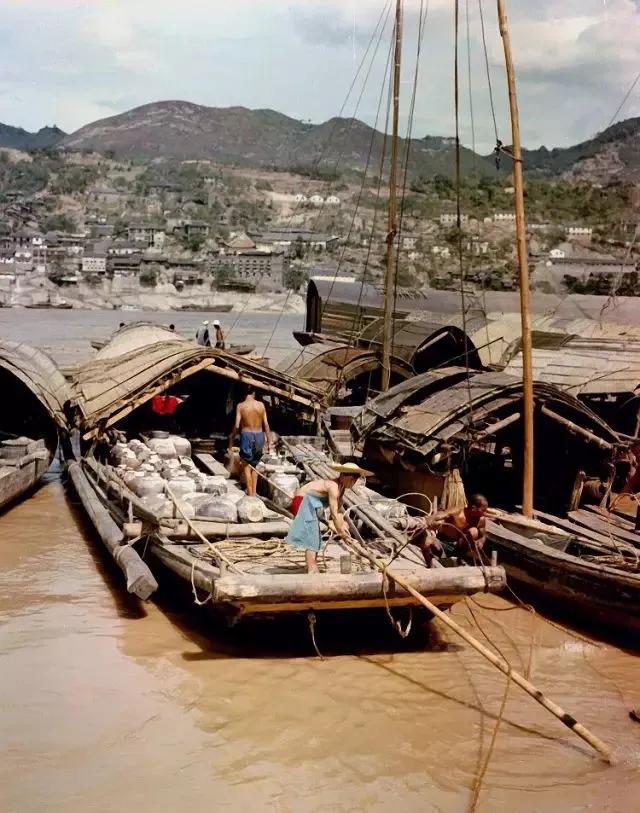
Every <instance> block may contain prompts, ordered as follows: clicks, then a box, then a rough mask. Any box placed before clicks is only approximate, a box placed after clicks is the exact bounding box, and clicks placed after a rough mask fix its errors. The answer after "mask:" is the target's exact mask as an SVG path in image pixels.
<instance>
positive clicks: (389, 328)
mask: <svg viewBox="0 0 640 813" xmlns="http://www.w3.org/2000/svg"><path fill="white" fill-rule="evenodd" d="M394 33H395V44H394V49H393V124H392V136H391V162H390V166H389V226H388V231H387V249H386V252H385V267H386V272H385V277H384V322H383V330H382V383H381V385H380V389H381V390H382V392H386V391H387V390H388V389H389V383H390V381H391V345H392V344H393V312H394V310H395V276H396V269H395V253H394V250H393V248H394V245H395V242H396V237H397V234H398V212H397V194H398V129H399V115H400V62H401V56H402V0H396V24H395V28H394Z"/></svg>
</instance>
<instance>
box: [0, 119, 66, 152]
mask: <svg viewBox="0 0 640 813" xmlns="http://www.w3.org/2000/svg"><path fill="white" fill-rule="evenodd" d="M65 135H66V133H65V132H64V131H63V130H61V129H60V128H59V127H56V126H55V125H54V126H53V127H43V128H42V129H41V130H38V132H37V133H30V132H28V130H23V129H22V127H12V126H11V125H10V124H0V147H10V148H11V149H14V150H44V149H47V148H48V147H55V146H56V145H57V144H59V143H60V142H61V141H62V139H63V138H64V137H65Z"/></svg>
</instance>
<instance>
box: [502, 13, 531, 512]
mask: <svg viewBox="0 0 640 813" xmlns="http://www.w3.org/2000/svg"><path fill="white" fill-rule="evenodd" d="M497 3H498V20H499V23H500V36H501V37H502V44H503V47H504V59H505V64H506V68H507V82H508V85H509V111H510V113H511V142H512V147H511V149H512V155H513V188H514V195H513V197H514V203H515V212H516V239H517V248H518V267H519V269H520V315H521V323H522V396H523V410H522V412H523V418H524V420H523V423H524V471H523V480H522V513H523V514H524V515H525V517H533V369H532V351H531V316H530V313H529V258H528V250H527V235H526V224H525V216H524V180H523V175H522V152H521V149H520V115H519V113H518V98H517V95H516V77H515V71H514V67H513V56H512V53H511V39H510V37H509V23H508V20H507V11H506V8H505V2H504V0H497Z"/></svg>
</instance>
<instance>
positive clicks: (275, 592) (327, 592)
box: [149, 538, 505, 617]
mask: <svg viewBox="0 0 640 813" xmlns="http://www.w3.org/2000/svg"><path fill="white" fill-rule="evenodd" d="M149 553H150V555H151V556H152V557H153V558H154V559H156V560H157V561H158V562H160V563H161V564H162V565H164V566H165V567H166V568H168V569H169V570H171V571H172V572H173V573H174V574H175V575H177V576H178V577H179V578H181V579H183V580H185V581H187V582H190V583H191V585H192V586H194V587H196V588H197V589H199V590H200V591H201V592H202V593H203V595H204V596H207V595H208V596H210V597H211V601H212V603H213V605H214V606H216V605H217V606H219V607H221V608H225V609H227V610H231V611H232V612H233V613H234V614H235V615H236V617H241V616H249V615H261V614H277V613H299V612H307V611H310V610H317V611H320V610H358V609H368V608H372V607H385V606H390V607H409V606H414V605H417V604H418V603H419V602H418V600H417V599H415V598H414V597H413V596H411V595H410V594H409V593H407V592H406V591H405V590H403V589H402V588H400V587H398V586H397V585H396V584H395V583H394V582H393V580H391V579H388V580H387V584H386V586H383V577H382V574H380V573H377V572H372V573H366V574H362V573H359V574H353V575H352V574H342V573H319V574H317V575H315V574H308V573H301V574H287V573H280V574H272V575H253V574H247V575H237V574H230V573H226V574H224V573H221V572H220V571H219V570H218V569H217V568H216V567H215V566H212V565H209V564H208V563H206V562H202V561H201V560H198V559H194V557H193V556H192V555H191V553H190V552H189V551H188V550H187V549H185V547H184V546H182V545H173V544H166V542H163V541H161V540H159V539H158V538H155V539H153V540H151V542H150V547H149ZM403 575H405V577H406V578H407V581H408V582H409V583H410V584H411V586H412V587H414V588H415V589H416V590H418V592H420V593H421V595H423V596H425V598H428V599H429V600H430V601H431V602H432V603H433V604H435V605H436V606H437V607H439V608H440V609H446V608H448V607H451V606H452V605H453V604H455V603H456V602H458V601H461V600H462V599H464V598H465V597H466V596H469V595H474V594H476V593H480V592H491V593H497V592H499V591H500V590H501V589H502V588H503V587H504V585H505V574H504V570H503V568H502V567H487V568H484V573H483V571H482V570H481V569H480V568H478V567H455V568H453V567H452V568H446V567H439V568H428V569H427V568H422V569H421V570H420V571H417V572H416V573H414V574H412V575H410V576H407V575H406V574H403ZM385 592H386V597H385Z"/></svg>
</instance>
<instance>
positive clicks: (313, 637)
mask: <svg viewBox="0 0 640 813" xmlns="http://www.w3.org/2000/svg"><path fill="white" fill-rule="evenodd" d="M307 620H308V621H309V633H310V635H311V643H312V644H313V648H314V649H315V651H316V655H317V656H318V657H319V658H320V660H321V661H323V660H325V657H324V655H323V654H322V652H320V650H319V649H318V643H317V641H316V623H317V619H316V614H315V613H309V614H308V615H307Z"/></svg>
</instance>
